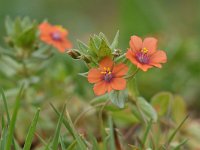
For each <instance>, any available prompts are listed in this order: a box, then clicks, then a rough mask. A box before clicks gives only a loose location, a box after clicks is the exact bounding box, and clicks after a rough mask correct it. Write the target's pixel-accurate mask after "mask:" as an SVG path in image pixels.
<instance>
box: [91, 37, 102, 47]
mask: <svg viewBox="0 0 200 150" xmlns="http://www.w3.org/2000/svg"><path fill="white" fill-rule="evenodd" d="M92 38H93V41H94V43H95V45H96V47H97V49H99V48H100V45H101V40H102V39H101V38H99V36H97V35H94V36H93V37H92Z"/></svg>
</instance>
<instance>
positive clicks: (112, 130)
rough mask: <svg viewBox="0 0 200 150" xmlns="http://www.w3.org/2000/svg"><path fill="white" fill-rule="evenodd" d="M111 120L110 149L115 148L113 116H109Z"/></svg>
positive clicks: (113, 149)
mask: <svg viewBox="0 0 200 150" xmlns="http://www.w3.org/2000/svg"><path fill="white" fill-rule="evenodd" d="M108 121H109V128H110V150H115V149H116V147H115V139H114V128H113V122H112V117H111V116H109V118H108Z"/></svg>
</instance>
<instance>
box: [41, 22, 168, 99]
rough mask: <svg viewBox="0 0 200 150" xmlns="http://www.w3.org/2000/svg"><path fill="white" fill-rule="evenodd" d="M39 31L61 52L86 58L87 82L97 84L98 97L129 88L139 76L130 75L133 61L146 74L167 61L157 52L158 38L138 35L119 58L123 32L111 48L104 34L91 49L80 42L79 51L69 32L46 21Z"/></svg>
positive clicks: (133, 37) (90, 46)
mask: <svg viewBox="0 0 200 150" xmlns="http://www.w3.org/2000/svg"><path fill="white" fill-rule="evenodd" d="M39 30H40V39H41V40H42V41H43V42H46V43H47V44H50V45H53V46H54V47H55V48H57V49H58V50H59V51H60V52H65V51H66V49H68V50H67V53H68V54H69V55H71V56H72V57H73V58H75V59H83V60H84V61H85V62H86V63H87V64H88V66H89V69H90V70H89V72H88V73H87V79H88V81H89V82H90V83H93V84H94V87H93V90H94V93H95V95H97V96H99V95H104V94H105V93H110V92H111V91H121V90H125V89H126V84H127V80H129V79H130V78H131V77H133V76H134V75H135V74H133V75H127V73H128V71H129V67H128V66H129V65H128V63H129V62H131V63H132V64H133V65H135V66H136V67H137V70H139V69H140V70H142V71H147V70H148V69H150V68H152V67H157V68H161V67H162V64H163V63H166V62H167V56H166V53H165V52H164V51H162V50H157V39H156V38H153V37H147V38H145V39H144V40H142V39H141V38H140V37H138V36H135V35H134V36H131V39H130V42H129V45H130V48H128V50H127V52H126V53H125V54H120V53H117V55H116V51H117V52H118V51H120V50H119V49H117V45H116V43H118V41H117V40H118V36H119V33H117V34H116V37H115V39H114V41H113V43H112V44H111V45H110V44H109V42H108V40H107V38H106V37H105V35H104V34H103V33H100V34H99V36H97V35H94V36H93V37H92V36H91V38H90V43H89V45H88V46H87V45H86V44H84V43H82V42H80V41H79V50H75V49H69V48H71V47H72V44H71V42H70V41H69V40H68V39H67V38H66V36H67V34H68V32H67V30H66V29H64V28H62V27H61V26H53V25H51V24H49V23H47V22H44V23H42V24H40V25H39ZM120 58H124V59H120ZM126 60H129V61H126ZM129 72H130V71H129Z"/></svg>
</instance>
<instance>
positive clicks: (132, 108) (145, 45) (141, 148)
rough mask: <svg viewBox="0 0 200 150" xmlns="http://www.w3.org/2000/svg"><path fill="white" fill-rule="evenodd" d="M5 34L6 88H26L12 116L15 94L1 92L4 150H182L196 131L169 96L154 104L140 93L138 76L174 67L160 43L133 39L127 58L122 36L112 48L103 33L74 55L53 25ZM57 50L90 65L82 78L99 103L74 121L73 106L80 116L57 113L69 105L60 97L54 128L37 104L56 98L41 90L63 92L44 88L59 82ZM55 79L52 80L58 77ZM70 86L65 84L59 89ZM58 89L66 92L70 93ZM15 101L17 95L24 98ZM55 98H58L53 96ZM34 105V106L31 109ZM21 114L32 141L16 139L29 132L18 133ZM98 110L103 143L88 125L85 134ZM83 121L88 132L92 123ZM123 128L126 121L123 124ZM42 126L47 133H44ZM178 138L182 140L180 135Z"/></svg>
mask: <svg viewBox="0 0 200 150" xmlns="http://www.w3.org/2000/svg"><path fill="white" fill-rule="evenodd" d="M6 31H7V36H6V38H5V42H6V44H7V48H2V47H1V48H0V54H1V55H0V56H1V57H0V66H1V68H0V70H1V72H0V73H1V74H3V75H4V76H5V79H6V81H5V82H2V83H3V84H2V86H4V87H6V88H9V87H13V86H14V87H18V86H19V85H21V84H22V83H23V85H24V86H22V88H21V90H20V92H19V94H18V96H16V97H17V98H16V100H15V103H14V110H13V112H12V111H10V110H9V107H8V105H9V104H8V102H9V101H8V100H7V99H6V97H7V94H8V95H9V92H7V94H5V93H4V91H3V90H1V96H2V100H3V106H4V109H2V110H1V112H2V114H5V115H2V116H1V129H0V135H1V139H0V149H2V150H4V149H6V150H10V149H14V150H18V149H19V150H20V149H22V147H23V150H29V149H31V148H32V149H33V147H34V144H33V143H34V139H37V140H36V143H37V142H38V141H39V142H38V143H42V144H39V146H38V147H39V148H38V149H39V150H41V149H49V150H57V149H62V150H65V149H67V150H88V149H91V150H107V149H109V150H125V149H135V150H147V149H148V150H150V149H152V150H153V149H155V150H158V149H163V150H168V149H170V150H171V149H172V150H178V149H181V147H182V146H183V145H185V144H186V143H187V138H186V135H187V136H189V135H191V133H190V132H189V131H190V130H189V129H190V128H191V126H190V125H189V124H184V123H185V121H186V120H187V118H188V115H187V113H186V106H185V103H184V100H183V99H182V98H181V97H180V96H177V95H173V94H171V93H169V92H161V93H158V94H156V95H155V96H153V97H152V98H151V100H149V101H147V100H146V99H145V98H144V97H143V96H142V95H141V94H140V92H139V89H138V88H137V81H136V77H137V75H138V74H139V73H145V72H146V71H148V70H149V69H150V68H153V67H156V68H162V65H163V64H164V63H166V62H167V55H166V52H165V51H163V50H157V49H158V48H157V39H156V38H154V37H146V38H144V40H143V41H142V39H141V38H140V37H138V36H136V35H133V36H131V37H130V41H129V47H128V48H127V50H122V49H120V48H119V47H118V44H119V31H118V32H117V33H116V35H115V37H114V39H113V41H112V42H109V41H108V39H107V38H106V36H105V35H104V34H103V33H99V34H98V35H92V36H90V38H89V42H88V44H85V43H83V42H81V41H78V42H77V43H78V48H72V42H70V40H69V39H68V31H67V30H66V29H64V28H63V27H61V26H55V25H51V24H50V23H49V22H47V21H45V22H42V23H40V24H38V23H37V22H36V21H32V20H30V19H29V18H23V19H20V18H17V19H16V20H12V19H10V18H7V20H6ZM127 43H128V41H127ZM73 45H74V44H73ZM56 49H57V50H58V54H59V55H57V56H59V57H60V56H61V55H65V54H67V55H69V56H70V57H72V58H73V59H75V60H80V61H78V62H81V61H84V62H85V64H86V66H87V72H84V73H82V72H81V73H79V75H81V76H83V77H85V80H86V81H88V83H87V84H92V86H93V90H91V91H88V92H90V93H93V94H94V96H95V97H94V99H93V100H91V101H90V102H88V101H86V102H85V103H87V104H85V103H84V104H85V105H84V106H82V107H85V106H87V108H86V109H84V110H83V111H82V112H78V115H77V116H75V119H74V118H72V117H71V116H70V115H71V114H70V112H69V111H68V109H70V108H71V107H73V106H75V107H77V108H76V109H78V108H79V107H78V106H77V104H75V102H74V101H73V102H74V104H73V106H72V105H70V106H68V105H67V104H65V105H64V104H63V103H64V102H63V101H61V104H60V105H58V107H57V106H55V105H54V104H55V103H56V104H58V99H61V98H62V97H61V96H60V95H59V94H60V93H59V94H58V95H59V96H60V97H59V96H58V97H56V96H55V97H56V101H53V102H51V103H50V107H51V108H52V110H51V111H52V112H54V113H55V116H57V118H56V119H57V122H56V123H55V122H54V123H53V125H52V124H50V123H49V122H48V121H49V120H50V119H49V120H48V119H47V118H48V117H49V116H50V117H51V114H49V113H48V114H45V113H43V112H42V108H44V107H43V105H42V104H43V103H42V102H40V103H37V104H36V103H34V101H35V100H38V99H39V100H40V101H43V100H44V99H45V98H49V97H50V96H49V97H44V98H41V97H40V95H39V94H40V92H41V91H42V90H41V89H47V90H51V91H55V90H56V89H55V87H48V85H46V84H45V82H44V80H45V79H46V78H47V80H48V81H49V82H53V81H52V78H51V76H50V74H48V72H46V70H47V68H48V64H50V63H51V62H53V63H54V60H53V59H51V58H52V56H54V55H56V53H57V51H56ZM64 52H65V53H64ZM70 57H67V58H68V59H69V58H70ZM74 67H76V66H74ZM50 70H52V69H50ZM56 71H57V70H56ZM56 71H52V72H54V73H55V74H57V73H58V71H57V72H56ZM52 72H51V73H52ZM13 79H14V80H13ZM13 81H14V83H13ZM65 81H66V78H65V79H64V80H61V81H60V83H61V82H65ZM74 82H76V81H74ZM60 83H59V84H60ZM64 84H65V83H64ZM59 86H60V89H61V92H63V91H64V89H63V86H61V85H59ZM67 88H68V86H67ZM17 91H18V90H17ZM44 91H45V90H44ZM31 92H32V93H34V94H35V95H34V96H33V97H34V98H33V97H31V96H30V95H29V94H30V93H31ZM45 92H46V93H47V92H48V91H45ZM45 92H44V93H45ZM16 93H17V92H16ZM16 93H15V94H13V95H17V94H16ZM38 93H39V94H38ZM46 93H45V94H46ZM53 94H54V93H53ZM53 94H52V95H51V96H54V95H53ZM73 95H75V93H73ZM27 100H29V102H32V103H27ZM73 100H74V99H73ZM81 104H82V103H81ZM177 105H180V108H181V109H180V111H179V112H178V111H177V110H176V106H177ZM20 106H21V107H20ZM23 106H24V107H23ZM31 106H33V107H31ZM45 106H46V105H45ZM48 106H49V105H48ZM38 107H41V108H38ZM61 107H62V111H60V108H61ZM20 108H21V110H22V113H23V115H24V116H25V115H28V118H29V119H31V118H32V117H30V116H33V115H34V117H33V120H32V119H31V120H32V123H31V124H30V125H27V126H30V127H29V128H28V129H27V131H28V132H27V133H26V134H25V135H26V136H25V137H26V138H25V137H19V136H18V134H16V133H18V132H21V130H20V127H23V124H21V125H20V126H19V125H17V117H20V115H19V113H20V112H19V109H20ZM46 108H47V107H45V109H46ZM67 108H68V109H67ZM32 109H33V110H32ZM30 110H31V111H30ZM91 110H95V111H92V114H93V115H94V116H97V115H96V114H98V117H96V118H95V119H97V121H93V122H92V126H90V127H91V128H95V129H94V130H95V132H96V135H93V134H92V133H91V132H92V130H91V131H89V132H88V129H83V128H84V124H81V127H82V128H81V129H82V130H83V131H79V130H78V125H79V123H80V121H81V119H83V118H84V117H86V114H87V113H88V112H91ZM29 111H30V112H34V114H31V113H30V112H29ZM11 112H12V116H11V117H10V113H11ZM22 113H21V114H22ZM45 119H46V120H48V121H46V120H45ZM41 120H42V121H41ZM83 120H86V123H87V124H89V123H88V121H87V119H83ZM119 120H122V121H121V122H120V123H121V124H120V123H119ZM45 121H46V124H45V123H44V122H45ZM43 123H44V124H45V125H43ZM118 123H119V124H118ZM41 124H42V125H41ZM55 124H56V125H55ZM124 124H126V125H129V126H131V127H132V128H130V129H127V133H124V131H122V130H120V127H123V126H124ZM38 125H40V128H39V129H40V130H41V133H38V132H37V126H38ZM48 125H49V126H51V125H52V126H53V127H52V128H53V131H54V133H53V134H51V137H50V138H49V137H48V138H47V137H45V136H43V134H42V133H43V131H44V130H45V129H47V128H48V127H47V126H48ZM41 126H44V127H41ZM55 126H56V128H55ZM62 127H64V128H62ZM15 129H16V130H15ZM195 129H196V128H195ZM179 130H181V131H182V132H180V133H179V132H178V131H179ZM63 131H64V132H63ZM47 132H48V131H47ZM47 132H46V134H47ZM15 134H16V135H17V136H15ZM44 134H45V133H44ZM164 134H165V135H166V137H165V138H163V135H164ZM133 141H134V142H133ZM174 141H175V142H174ZM187 146H188V145H187ZM187 146H186V147H187ZM188 147H190V146H188Z"/></svg>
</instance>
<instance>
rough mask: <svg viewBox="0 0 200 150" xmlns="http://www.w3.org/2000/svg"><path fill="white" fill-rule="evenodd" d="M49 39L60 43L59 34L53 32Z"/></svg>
mask: <svg viewBox="0 0 200 150" xmlns="http://www.w3.org/2000/svg"><path fill="white" fill-rule="evenodd" d="M51 37H52V39H53V40H54V41H60V40H61V34H60V32H53V33H52V34H51Z"/></svg>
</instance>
